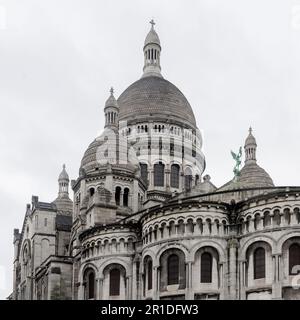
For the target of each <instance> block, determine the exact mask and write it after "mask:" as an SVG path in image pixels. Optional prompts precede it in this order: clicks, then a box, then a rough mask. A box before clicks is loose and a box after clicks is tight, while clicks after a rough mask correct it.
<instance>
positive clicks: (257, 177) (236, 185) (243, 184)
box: [218, 162, 274, 191]
mask: <svg viewBox="0 0 300 320" xmlns="http://www.w3.org/2000/svg"><path fill="white" fill-rule="evenodd" d="M265 187H274V183H273V180H272V179H271V177H270V176H269V174H268V173H267V172H266V171H265V170H264V169H263V168H261V167H260V166H259V165H258V164H257V163H255V162H254V163H252V162H251V163H246V164H245V165H244V167H243V168H242V170H241V172H240V175H239V176H238V178H237V179H236V180H234V179H232V180H230V181H229V182H227V183H226V184H225V185H223V186H222V187H221V188H219V189H218V191H225V190H237V189H247V188H265Z"/></svg>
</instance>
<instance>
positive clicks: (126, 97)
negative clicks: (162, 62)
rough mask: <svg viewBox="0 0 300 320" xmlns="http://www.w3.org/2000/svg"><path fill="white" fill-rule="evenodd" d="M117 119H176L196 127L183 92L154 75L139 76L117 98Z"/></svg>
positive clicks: (192, 113)
mask: <svg viewBox="0 0 300 320" xmlns="http://www.w3.org/2000/svg"><path fill="white" fill-rule="evenodd" d="M118 104H119V107H120V113H119V120H130V119H139V118H143V119H147V120H151V119H152V120H155V118H157V120H159V119H165V118H166V117H168V119H171V120H172V119H173V120H177V121H180V122H183V123H187V124H189V125H190V126H192V127H194V128H195V127H196V120H195V116H194V112H193V110H192V108H191V105H190V104H189V102H188V101H187V99H186V97H185V96H184V94H183V93H182V92H181V91H180V90H179V89H178V88H177V87H176V86H174V85H173V84H172V83H171V82H169V81H168V80H166V79H163V78H160V77H157V76H148V77H145V78H141V79H139V80H138V81H136V82H134V83H133V84H132V85H130V86H129V87H128V88H127V89H126V90H125V91H124V92H123V93H122V94H121V95H120V97H119V99H118Z"/></svg>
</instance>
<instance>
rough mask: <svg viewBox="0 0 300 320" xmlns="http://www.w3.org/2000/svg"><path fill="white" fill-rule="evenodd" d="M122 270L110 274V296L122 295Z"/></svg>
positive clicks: (111, 271) (113, 270) (112, 271)
mask: <svg viewBox="0 0 300 320" xmlns="http://www.w3.org/2000/svg"><path fill="white" fill-rule="evenodd" d="M120 276H121V274H120V270H119V269H112V270H110V273H109V295H110V296H119V295H120Z"/></svg>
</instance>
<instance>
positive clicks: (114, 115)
mask: <svg viewBox="0 0 300 320" xmlns="http://www.w3.org/2000/svg"><path fill="white" fill-rule="evenodd" d="M109 92H110V96H109V98H108V99H107V100H106V102H105V107H104V113H105V127H118V115H119V106H118V102H117V100H116V98H115V97H114V88H113V87H111V88H110V90H109Z"/></svg>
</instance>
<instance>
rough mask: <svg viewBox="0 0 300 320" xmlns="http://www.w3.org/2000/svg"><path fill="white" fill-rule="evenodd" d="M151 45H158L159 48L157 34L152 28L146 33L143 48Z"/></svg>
mask: <svg viewBox="0 0 300 320" xmlns="http://www.w3.org/2000/svg"><path fill="white" fill-rule="evenodd" d="M152 43H155V44H158V45H159V46H160V40H159V37H158V34H157V33H156V31H155V30H154V28H153V27H152V28H151V30H150V31H149V32H148V34H147V36H146V39H145V42H144V46H146V45H147V44H152Z"/></svg>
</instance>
